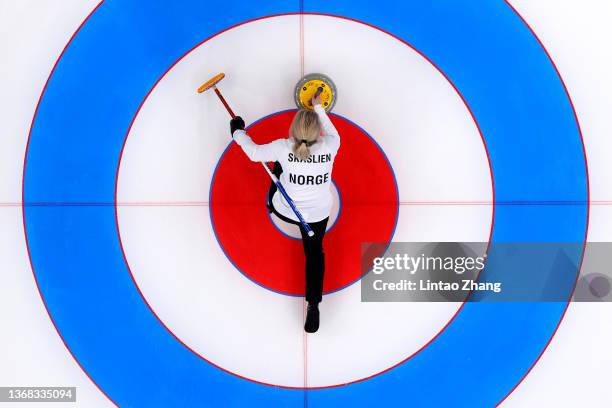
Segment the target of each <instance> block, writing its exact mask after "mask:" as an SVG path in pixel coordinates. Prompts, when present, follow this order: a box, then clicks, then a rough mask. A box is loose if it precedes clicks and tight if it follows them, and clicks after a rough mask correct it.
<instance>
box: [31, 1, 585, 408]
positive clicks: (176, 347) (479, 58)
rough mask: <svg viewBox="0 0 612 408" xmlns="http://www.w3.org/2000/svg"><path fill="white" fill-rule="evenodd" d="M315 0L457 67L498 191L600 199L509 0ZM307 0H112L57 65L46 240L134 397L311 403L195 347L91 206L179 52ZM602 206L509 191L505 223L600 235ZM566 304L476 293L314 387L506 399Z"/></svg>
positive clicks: (35, 244) (331, 391)
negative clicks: (143, 288)
mask: <svg viewBox="0 0 612 408" xmlns="http://www.w3.org/2000/svg"><path fill="white" fill-rule="evenodd" d="M303 7H304V10H305V11H306V12H317V13H329V14H335V15H340V16H345V17H349V18H353V19H357V20H361V21H365V22H367V23H369V24H372V25H375V26H378V27H380V28H381V29H383V30H385V31H387V32H390V33H392V34H394V35H395V36H397V37H398V38H400V39H402V40H404V41H406V42H409V43H410V44H412V45H413V46H414V47H415V48H416V49H418V50H420V51H421V52H423V53H424V54H425V55H427V56H428V57H429V58H430V59H431V60H432V61H433V62H434V63H435V64H436V65H437V66H438V67H440V68H441V70H442V71H443V72H444V73H445V74H446V75H447V76H448V78H449V79H450V80H451V81H452V82H453V83H454V85H455V86H456V87H457V88H458V89H459V90H460V91H461V93H462V95H463V96H464V98H465V99H466V101H467V103H468V104H469V106H470V107H471V109H472V111H473V113H474V115H475V117H476V119H477V120H478V122H479V125H480V127H481V130H482V132H483V135H484V138H485V141H486V145H487V148H488V151H489V154H490V158H491V161H492V165H493V173H494V179H495V182H496V186H495V194H496V199H497V200H500V201H514V200H525V201H554V200H568V201H574V202H585V201H587V200H588V191H587V174H586V163H585V158H584V152H583V147H582V144H581V138H580V134H579V129H578V127H577V123H576V120H575V116H574V115H573V111H572V108H571V104H570V102H569V100H568V97H567V94H566V92H565V89H564V87H563V85H562V82H561V81H560V78H559V77H558V74H557V72H556V70H555V69H554V67H553V65H552V64H551V61H550V60H549V59H548V58H547V55H546V54H545V52H544V50H543V49H542V48H541V46H540V44H539V43H538V41H537V40H536V38H535V37H534V36H533V34H532V33H531V32H530V30H529V29H528V28H527V27H526V26H525V25H524V23H523V22H522V21H521V20H520V18H519V17H518V16H517V15H516V14H515V13H514V12H513V11H512V10H511V8H510V7H509V6H508V5H507V4H506V3H505V2H503V1H501V0H496V1H486V2H483V1H480V0H463V1H456V0H455V1H443V0H430V1H418V2H417V1H406V2H394V1H385V0H380V1H376V2H372V1H369V0H367V1H366V0H355V1H351V2H346V1H344V0H306V1H305V2H304V4H303ZM299 10H300V2H298V1H297V0H296V1H293V2H288V1H277V0H274V1H267V2H252V1H246V0H239V1H233V2H227V3H224V4H223V12H222V13H220V12H215V13H211V5H210V4H209V3H208V2H203V1H200V0H184V1H172V2H162V1H151V0H147V1H144V0H122V1H114V0H109V1H107V2H105V3H103V4H102V5H101V6H100V7H99V8H98V9H97V10H96V12H95V13H94V14H93V15H92V16H91V17H90V18H89V20H88V21H87V22H86V24H85V25H84V26H83V27H82V29H81V30H80V31H79V33H78V34H77V35H76V37H75V38H74V39H73V41H72V42H71V43H70V45H69V46H68V48H67V49H66V52H65V53H64V54H63V56H62V58H61V59H60V60H59V62H58V64H57V66H56V69H55V71H54V73H53V75H52V76H51V78H50V81H49V83H48V86H47V88H46V90H45V92H44V95H43V97H42V100H41V103H40V105H39V109H38V111H37V114H36V117H35V120H34V122H33V127H32V131H31V136H30V140H29V148H28V153H27V157H26V167H25V174H24V217H25V225H26V236H27V239H28V245H29V251H30V256H31V260H32V265H33V269H34V271H35V275H36V278H37V281H38V284H39V286H40V290H41V293H42V296H43V298H44V300H45V302H46V305H47V307H48V309H49V311H50V314H51V316H52V318H53V320H54V323H55V325H56V327H57V329H58V331H59V332H60V333H61V335H62V337H63V339H64V340H65V342H66V344H67V346H68V347H69V349H70V350H71V352H72V353H73V354H74V356H75V357H76V358H77V360H78V361H79V363H80V364H81V365H82V367H83V368H84V369H85V370H86V371H87V373H88V374H89V375H90V376H91V377H92V378H93V379H94V380H95V381H96V383H97V384H98V385H99V386H100V387H101V388H102V389H103V390H104V391H105V392H106V393H107V394H108V395H109V396H110V397H111V398H112V399H113V400H114V401H115V402H116V403H117V404H120V405H121V406H146V407H152V406H166V407H167V406H245V405H261V406H274V407H277V406H288V407H289V406H291V407H293V406H301V405H303V404H304V401H305V398H304V396H305V394H304V391H302V390H295V389H286V388H278V387H271V386H266V385H262V384H258V383H255V382H251V381H248V380H244V379H241V378H239V377H236V376H233V375H231V374H228V373H226V372H224V371H222V370H219V369H217V368H215V367H214V366H212V365H210V364H208V363H206V362H205V361H203V360H201V359H200V358H198V357H197V356H196V355H194V354H193V353H191V352H190V351H189V350H187V349H186V348H185V347H184V346H182V345H181V344H180V343H179V342H178V341H177V340H176V339H175V338H174V337H173V336H172V335H171V334H170V333H168V332H167V331H166V330H165V329H164V327H163V326H162V325H161V324H160V322H159V321H158V320H157V319H156V318H155V317H154V316H153V314H152V313H151V312H150V310H149V309H148V308H147V306H146V305H145V303H144V301H143V299H142V298H141V297H140V296H139V294H138V291H137V290H136V287H135V286H134V283H133V282H132V280H131V279H130V274H129V273H128V270H127V266H126V264H125V262H124V259H123V257H122V254H121V249H120V246H119V242H118V236H117V230H116V226H115V220H114V209H113V208H112V206H104V205H101V206H100V205H90V206H84V205H76V204H77V203H83V202H90V203H111V202H113V200H114V187H115V173H116V170H117V163H118V159H119V153H120V150H121V146H122V143H123V139H124V137H125V135H126V132H127V129H128V126H129V124H130V122H131V120H132V118H133V116H134V114H135V113H136V110H137V108H138V106H139V105H140V103H141V101H142V100H143V98H144V97H145V95H146V94H147V92H148V91H149V89H150V88H151V87H152V86H153V84H154V83H155V81H156V80H157V79H158V78H159V77H160V75H161V74H162V73H163V72H164V71H165V70H166V69H167V67H169V66H170V65H171V64H172V63H173V62H174V61H176V60H177V59H178V58H179V57H180V56H181V55H182V54H184V53H185V52H186V51H188V50H189V49H190V48H191V47H193V46H194V45H196V44H198V43H199V42H200V41H202V40H203V39H204V38H207V37H209V36H211V35H213V34H215V33H217V32H219V31H221V30H223V29H225V28H227V27H229V26H232V25H234V24H237V23H240V22H242V21H246V20H250V19H254V18H258V17H263V16H267V15H271V14H280V13H291V12H297V11H299ZM394 80H397V79H394ZM34 202H37V203H40V202H47V203H49V202H51V203H55V202H65V203H68V204H75V205H72V206H71V205H68V206H54V205H46V206H41V205H30V204H32V203H34ZM587 211H588V209H587V208H586V207H585V206H580V205H578V206H558V205H557V206H545V205H539V206H503V207H498V208H497V210H496V214H495V228H494V231H493V237H492V238H493V241H494V242H496V241H497V242H498V241H504V240H508V241H523V242H525V241H566V242H583V241H584V237H585V230H586V225H587V215H588V213H587ZM573 261H576V263H577V261H578V259H573ZM565 306H566V304H565V303H564V302H557V303H537V304H534V303H516V304H515V303H470V304H467V305H466V306H465V307H464V308H463V309H462V311H461V312H460V313H459V315H458V316H457V317H456V319H455V320H454V321H453V322H452V324H451V325H449V326H448V327H447V329H446V330H445V331H444V332H443V333H442V334H441V335H440V336H438V337H437V338H436V339H435V340H434V341H433V342H432V343H430V344H429V346H428V347H427V348H425V349H424V350H422V351H421V352H420V353H419V354H417V355H416V356H414V357H413V358H412V359H410V360H408V361H407V362H405V363H403V364H401V365H399V366H397V367H395V368H394V369H392V370H390V371H387V372H385V373H383V374H380V375H378V376H376V377H373V378H371V379H369V380H367V381H362V382H358V383H354V384H351V385H347V386H343V387H336V388H326V389H320V390H310V391H308V392H307V397H308V404H309V406H311V407H316V406H395V405H411V406H448V405H454V406H471V407H473V406H491V405H493V404H495V403H497V402H498V401H499V400H500V399H501V398H503V397H504V396H505V395H506V394H507V393H508V392H509V391H510V390H511V389H512V388H513V387H514V386H515V385H516V384H517V382H518V381H519V380H520V379H521V378H522V377H523V376H524V375H525V373H526V372H527V371H528V369H529V368H530V367H531V366H532V365H533V363H534V361H535V359H536V358H537V357H538V356H539V354H540V353H541V351H542V349H543V348H544V347H545V345H546V344H547V342H548V341H549V339H550V337H551V335H552V333H553V331H554V329H555V327H556V326H557V324H558V322H559V320H560V318H561V316H562V313H563V311H564V310H565Z"/></svg>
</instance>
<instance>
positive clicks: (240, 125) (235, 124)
mask: <svg viewBox="0 0 612 408" xmlns="http://www.w3.org/2000/svg"><path fill="white" fill-rule="evenodd" d="M238 129H241V130H244V120H243V119H242V118H241V117H240V116H236V117H235V118H233V119H232V120H230V132H231V134H232V136H234V132H235V131H236V130H238Z"/></svg>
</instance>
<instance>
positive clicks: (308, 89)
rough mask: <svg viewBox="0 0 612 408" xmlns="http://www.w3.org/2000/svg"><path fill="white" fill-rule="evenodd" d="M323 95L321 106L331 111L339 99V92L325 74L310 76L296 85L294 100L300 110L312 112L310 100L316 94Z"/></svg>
mask: <svg viewBox="0 0 612 408" xmlns="http://www.w3.org/2000/svg"><path fill="white" fill-rule="evenodd" d="M317 91H318V92H319V93H320V95H321V105H322V106H323V107H324V108H325V110H326V111H328V112H329V111H331V110H332V109H333V108H334V105H335V104H336V100H337V99H338V91H337V90H336V85H334V83H333V81H332V80H331V79H330V78H329V77H328V76H327V75H324V74H308V75H306V76H305V77H303V78H302V79H300V80H299V81H298V83H297V84H296V85H295V92H294V99H295V104H296V105H297V107H298V108H302V109H310V110H312V105H311V104H310V100H311V99H312V97H313V96H314V95H315V93H316V92H317Z"/></svg>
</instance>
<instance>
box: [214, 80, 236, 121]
mask: <svg viewBox="0 0 612 408" xmlns="http://www.w3.org/2000/svg"><path fill="white" fill-rule="evenodd" d="M213 89H214V90H215V93H216V94H217V96H218V97H219V99H220V100H221V103H222V104H223V106H225V109H227V111H228V112H229V114H230V116H231V117H232V119H234V118H235V117H236V115H234V111H233V110H232V108H230V106H229V105H228V103H227V101H226V100H225V98H224V97H223V95H221V92H220V91H219V89H217V87H216V86H214V87H213Z"/></svg>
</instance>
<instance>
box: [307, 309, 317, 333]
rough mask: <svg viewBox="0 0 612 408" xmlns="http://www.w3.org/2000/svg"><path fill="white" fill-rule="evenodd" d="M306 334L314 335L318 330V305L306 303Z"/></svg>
mask: <svg viewBox="0 0 612 408" xmlns="http://www.w3.org/2000/svg"><path fill="white" fill-rule="evenodd" d="M304 330H305V331H306V333H314V332H316V331H317V330H319V304H318V303H308V310H307V311H306V323H304Z"/></svg>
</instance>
